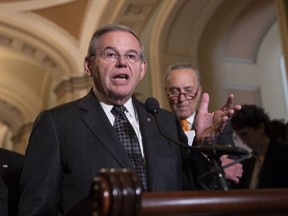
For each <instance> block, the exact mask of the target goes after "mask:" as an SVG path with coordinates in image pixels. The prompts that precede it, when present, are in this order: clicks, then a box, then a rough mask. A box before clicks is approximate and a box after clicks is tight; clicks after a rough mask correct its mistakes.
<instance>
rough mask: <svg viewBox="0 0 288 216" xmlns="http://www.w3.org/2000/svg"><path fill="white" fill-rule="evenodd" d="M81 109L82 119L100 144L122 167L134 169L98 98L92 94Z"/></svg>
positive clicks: (84, 99)
mask: <svg viewBox="0 0 288 216" xmlns="http://www.w3.org/2000/svg"><path fill="white" fill-rule="evenodd" d="M79 108H80V109H82V110H83V112H82V119H83V121H84V122H85V123H86V125H87V127H88V128H89V129H90V130H91V131H92V133H93V134H94V135H95V137H96V138H97V140H98V141H99V143H101V145H103V146H104V147H105V148H106V150H107V151H108V152H110V154H111V155H112V156H113V157H114V159H115V161H117V162H118V163H119V165H120V167H126V168H132V167H133V166H132V164H131V162H130V160H129V157H128V155H127V153H126V151H125V149H124V147H123V146H122V144H121V142H120V141H119V139H118V137H117V135H116V133H115V132H114V130H113V127H112V125H111V124H110V122H109V119H108V118H107V116H106V114H105V112H104V110H103V109H102V107H101V105H100V103H99V101H98V99H97V98H96V96H94V94H93V93H92V92H90V93H89V94H88V95H87V96H86V97H84V98H83V99H82V100H81V102H80V104H79ZM96 142H97V141H96ZM95 145H96V143H95Z"/></svg>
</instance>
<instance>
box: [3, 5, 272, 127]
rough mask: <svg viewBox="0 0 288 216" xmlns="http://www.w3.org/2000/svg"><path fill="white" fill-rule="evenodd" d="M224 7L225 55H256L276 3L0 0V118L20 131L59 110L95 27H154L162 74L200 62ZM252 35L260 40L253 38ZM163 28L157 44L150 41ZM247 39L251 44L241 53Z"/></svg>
mask: <svg viewBox="0 0 288 216" xmlns="http://www.w3.org/2000/svg"><path fill="white" fill-rule="evenodd" d="M229 2H230V3H229ZM231 2H232V3H231ZM227 5H228V6H229V7H231V8H232V9H231V8H230V9H229V8H226V7H227ZM167 8H170V9H169V13H167V14H165V10H166V9H167ZM219 10H222V11H225V12H226V14H225V13H223V14H222V17H220V18H219V17H217V19H219V20H220V21H221V22H222V21H223V22H225V21H227V19H231V21H230V23H229V24H227V36H226V45H225V47H226V49H225V52H224V55H223V57H225V58H233V59H241V58H243V57H244V58H247V57H248V58H254V56H255V53H256V52H257V47H258V46H257V45H258V44H259V41H260V40H261V38H262V37H263V35H264V34H265V32H266V31H267V28H269V26H271V22H274V21H275V19H276V14H275V10H274V7H273V0H237V1H236V0H235V1H234V0H233V1H231V0H181V1H177V0H117V1H115V0H55V1H54V0H50V1H48V0H0V76H1V80H0V121H2V122H4V123H5V124H6V125H9V127H10V129H11V130H12V131H14V132H15V131H17V130H18V129H19V127H20V126H21V124H25V123H30V122H31V121H33V120H34V118H35V116H36V115H37V114H38V112H39V111H40V110H41V109H43V108H47V107H49V106H52V105H55V104H50V103H51V92H53V90H54V88H55V86H56V85H57V84H58V83H59V82H61V80H63V79H66V78H69V77H75V76H76V77H77V76H82V75H83V69H82V64H83V59H84V57H85V54H86V48H87V46H88V42H89V40H90V37H91V35H92V34H93V32H94V30H95V29H96V28H97V27H99V26H102V25H104V24H106V23H112V22H117V23H121V24H125V25H129V26H131V27H132V28H133V29H134V30H135V31H136V32H137V33H138V34H140V35H141V34H142V33H145V31H149V30H150V29H152V31H153V32H151V33H150V32H149V33H150V34H143V35H142V36H143V37H145V38H143V39H144V40H146V41H148V42H146V44H147V43H148V47H153V46H155V50H156V51H155V52H154V55H158V52H157V49H159V54H160V55H161V57H160V58H159V59H160V60H159V62H157V64H160V65H161V66H160V68H161V69H163V67H164V66H166V64H167V62H168V61H169V60H172V59H173V60H175V59H179V60H181V59H183V58H184V59H191V61H197V55H198V52H199V41H200V40H201V36H202V33H203V32H204V31H205V30H207V25H208V24H209V23H211V18H213V19H214V18H215V17H213V16H214V14H215V13H217V11H219ZM159 11H160V12H159ZM164 14H165V15H164ZM218 16H219V15H218ZM220 16H221V15H220ZM251 16H254V18H255V17H256V18H257V19H251ZM157 20H158V21H157ZM159 20H162V21H161V22H159ZM156 21H157V22H156ZM159 23H160V24H159ZM259 23H260V25H259ZM248 24H249V25H248ZM158 25H159V26H158ZM151 26H152V27H151ZM235 26H236V28H235ZM147 29H148V30H147ZM251 30H253V35H256V36H254V37H253V35H252V34H247V31H251ZM157 31H158V35H159V38H158V40H157V41H154V40H151V38H150V36H151V35H152V34H154V35H155V32H157ZM243 37H245V40H247V46H246V47H240V48H241V49H240V48H239V46H238V44H240V43H239V41H241V40H242V39H243ZM171 56H172V57H171ZM150 61H151V60H150ZM152 64H153V62H152ZM159 73H160V72H159ZM153 76H157V73H155V74H154V75H153ZM153 76H152V78H151V79H152V82H153V79H154V78H155V77H154V78H153ZM158 76H161V75H158ZM156 80H157V79H156ZM150 81H151V80H150ZM150 81H149V80H148V82H147V83H146V85H150V86H151V83H150ZM52 101H53V100H52ZM13 116H14V117H13ZM17 121H18V122H17Z"/></svg>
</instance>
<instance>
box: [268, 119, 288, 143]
mask: <svg viewBox="0 0 288 216" xmlns="http://www.w3.org/2000/svg"><path fill="white" fill-rule="evenodd" d="M270 128H271V136H270V137H271V138H272V139H274V140H277V141H278V142H281V143H285V142H286V139H287V138H286V137H287V134H286V133H287V131H286V130H287V127H286V124H285V121H284V120H278V119H274V120H272V121H271V127H270Z"/></svg>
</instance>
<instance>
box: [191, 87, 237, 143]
mask: <svg viewBox="0 0 288 216" xmlns="http://www.w3.org/2000/svg"><path fill="white" fill-rule="evenodd" d="M233 98H234V95H233V94H230V95H229V97H228V99H227V101H226V103H225V104H224V105H223V106H222V108H221V109H219V110H216V111H214V112H211V113H209V112H208V107H209V95H208V94H207V93H203V95H202V99H201V103H200V106H199V109H198V114H197V116H196V119H195V131H196V142H197V144H203V143H208V144H209V143H212V141H213V139H215V137H216V136H217V135H218V134H219V133H220V132H221V131H222V130H223V128H224V127H225V125H226V123H227V122H228V121H229V119H230V118H231V117H232V116H233V114H234V112H235V111H237V110H240V109H241V106H240V105H236V106H234V107H232V104H233Z"/></svg>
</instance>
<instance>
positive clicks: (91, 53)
mask: <svg viewBox="0 0 288 216" xmlns="http://www.w3.org/2000/svg"><path fill="white" fill-rule="evenodd" d="M113 31H123V32H128V33H130V34H132V35H133V36H134V37H135V38H136V39H137V41H138V42H139V44H140V49H141V50H140V59H141V61H145V53H144V46H143V44H142V42H141V40H140V38H139V37H138V36H137V35H136V33H135V32H134V31H133V30H132V29H131V28H130V27H128V26H124V25H119V24H109V25H106V26H104V27H102V28H99V29H98V30H97V31H95V32H94V34H93V36H92V38H91V40H90V43H89V47H88V53H87V56H86V58H88V59H91V58H94V57H95V55H96V50H97V49H98V41H99V38H100V37H101V36H102V35H104V34H106V33H108V32H113Z"/></svg>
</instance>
